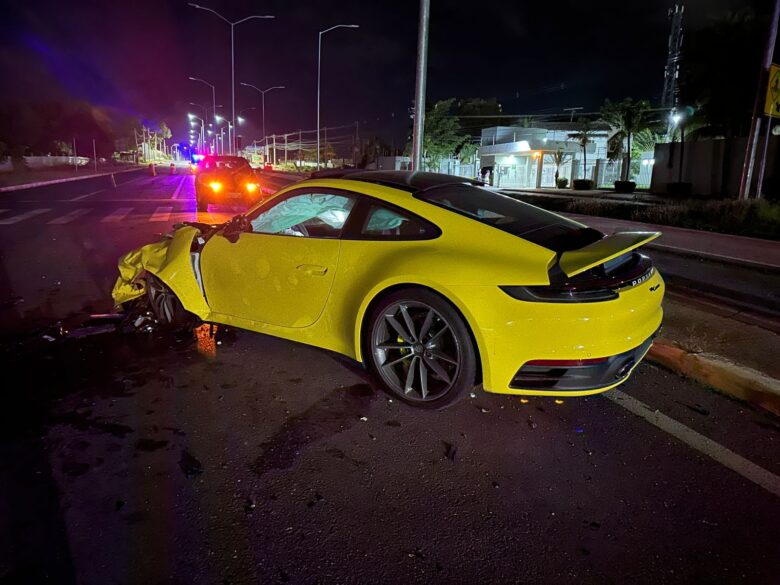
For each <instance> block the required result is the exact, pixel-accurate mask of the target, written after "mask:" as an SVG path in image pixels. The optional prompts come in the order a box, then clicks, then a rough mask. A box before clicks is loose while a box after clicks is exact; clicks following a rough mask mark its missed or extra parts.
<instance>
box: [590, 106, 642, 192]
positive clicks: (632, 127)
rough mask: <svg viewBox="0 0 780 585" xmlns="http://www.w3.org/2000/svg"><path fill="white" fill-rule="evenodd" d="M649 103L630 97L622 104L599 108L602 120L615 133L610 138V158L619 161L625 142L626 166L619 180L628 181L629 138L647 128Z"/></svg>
mask: <svg viewBox="0 0 780 585" xmlns="http://www.w3.org/2000/svg"><path fill="white" fill-rule="evenodd" d="M649 109H650V102H648V101H647V100H638V101H634V100H633V99H631V98H630V97H628V98H626V99H624V100H623V101H622V102H619V103H613V102H611V101H609V100H606V101H605V102H604V105H603V106H602V108H601V117H602V119H603V120H604V121H605V122H606V123H607V124H609V125H610V126H611V127H612V130H613V131H614V132H615V133H614V134H613V135H612V138H610V140H609V142H610V147H611V148H610V151H611V153H612V158H614V159H619V158H620V157H621V156H622V154H623V152H624V150H623V141H624V140H625V141H626V143H627V144H626V148H625V154H626V158H627V161H626V164H625V166H624V167H623V169H622V170H621V173H620V174H621V178H622V180H623V181H628V176H629V175H628V171H629V169H630V168H631V137H632V136H633V135H634V134H636V133H637V132H640V131H642V130H644V129H645V128H646V127H647V113H648V110H649Z"/></svg>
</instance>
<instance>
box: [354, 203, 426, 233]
mask: <svg viewBox="0 0 780 585" xmlns="http://www.w3.org/2000/svg"><path fill="white" fill-rule="evenodd" d="M360 234H361V235H362V236H365V237H367V238H370V239H388V240H392V239H418V238H424V237H426V236H433V235H434V230H433V229H432V228H431V227H429V226H428V225H426V224H424V223H423V222H421V221H419V220H417V219H415V218H413V217H411V216H409V215H406V214H404V213H401V212H399V211H395V210H393V209H388V208H386V207H383V206H381V205H373V204H372V205H371V207H370V208H369V210H368V214H367V215H366V219H365V221H364V222H363V227H362V229H361V230H360Z"/></svg>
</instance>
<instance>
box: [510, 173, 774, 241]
mask: <svg viewBox="0 0 780 585" xmlns="http://www.w3.org/2000/svg"><path fill="white" fill-rule="evenodd" d="M575 183H576V181H575ZM519 198H520V199H522V200H523V201H527V202H528V203H531V204H533V205H537V206H539V207H543V208H544V209H549V210H550V211H562V212H568V213H579V214H582V215H593V216H601V217H611V218H613V219H627V220H632V221H641V222H644V223H655V224H659V225H669V226H675V227H684V228H690V229H695V230H703V231H712V232H720V233H724V234H735V235H739V236H751V237H754V238H765V239H769V240H780V203H773V202H771V201H767V200H766V199H759V200H755V199H754V200H751V201H737V200H733V199H718V200H707V201H702V200H699V199H686V200H682V201H679V202H675V203H667V204H663V203H661V204H656V205H641V206H640V205H633V204H629V203H623V202H619V201H605V200H594V199H588V198H551V197H538V196H527V195H523V196H520V197H519Z"/></svg>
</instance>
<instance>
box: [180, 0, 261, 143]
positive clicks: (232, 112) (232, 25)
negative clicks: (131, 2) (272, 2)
mask: <svg viewBox="0 0 780 585" xmlns="http://www.w3.org/2000/svg"><path fill="white" fill-rule="evenodd" d="M187 4H189V5H190V6H192V7H193V8H198V9H200V10H205V11H206V12H211V13H212V14H214V15H216V16H217V17H219V18H220V19H221V20H223V21H224V22H226V23H228V24H229V25H230V79H231V82H230V88H231V92H232V97H231V99H232V105H231V110H230V117H231V118H232V122H233V125H234V126H235V125H236V52H235V28H236V25H239V24H241V23H242V22H246V21H247V20H252V19H255V18H258V19H265V18H274V17H273V16H270V15H263V16H259V15H252V16H247V17H246V18H242V19H241V20H236V21H230V20H228V19H227V18H225V17H224V16H222V15H221V14H220V13H219V12H217V11H216V10H212V9H211V8H206V7H205V6H201V5H199V4H193V3H192V2H188V3H187ZM234 147H235V145H234V144H233V143H232V142H231V143H230V154H233V150H234Z"/></svg>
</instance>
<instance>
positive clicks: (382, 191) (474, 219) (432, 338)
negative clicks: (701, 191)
mask: <svg viewBox="0 0 780 585" xmlns="http://www.w3.org/2000/svg"><path fill="white" fill-rule="evenodd" d="M659 235H660V233H658V232H624V233H617V234H613V235H610V236H607V235H605V234H603V233H601V232H599V231H597V230H595V229H592V228H589V227H587V226H585V225H583V224H581V223H578V222H575V221H572V220H570V219H567V218H564V217H562V216H560V215H557V214H554V213H551V212H549V211H545V210H543V209H540V208H538V207H534V206H533V205H529V204H527V203H524V202H521V201H519V200H517V199H514V198H512V197H510V196H508V195H505V194H501V193H499V192H497V191H494V190H490V189H486V188H484V187H483V186H481V183H478V182H476V181H470V180H468V179H463V178H462V177H453V176H448V175H440V174H434V173H411V172H405V171H360V172H351V173H348V174H345V175H344V178H338V177H335V176H333V175H331V176H329V177H327V178H321V179H308V180H304V181H301V182H298V183H296V184H293V185H291V186H289V187H286V188H284V189H282V190H281V191H279V192H278V193H277V194H276V195H275V196H274V197H273V198H272V199H270V200H269V201H267V202H265V203H263V204H260V205H258V206H256V207H254V208H253V209H251V210H249V211H248V212H247V213H245V214H239V215H238V216H236V217H235V218H234V219H233V220H231V221H229V222H227V223H225V224H222V225H219V226H209V225H206V224H196V223H190V224H186V225H184V226H183V227H180V228H179V229H176V230H175V231H174V232H172V233H171V234H170V235H169V236H168V237H167V238H165V239H163V240H162V241H160V242H157V243H153V244H149V245H147V246H144V247H143V248H141V249H139V250H136V251H133V252H130V253H129V254H128V255H127V256H125V257H124V258H123V259H122V260H121V261H120V265H119V267H120V278H119V279H118V280H117V283H116V286H115V288H114V290H113V297H114V300H115V301H116V303H117V304H119V305H123V306H127V305H129V304H131V303H132V302H138V303H148V305H149V306H151V309H152V310H153V311H154V313H155V315H156V317H157V319H158V321H160V322H162V323H169V324H172V325H175V324H177V323H182V322H187V320H188V319H187V318H194V319H200V320H203V321H207V322H213V323H224V324H229V325H233V326H236V327H242V328H245V329H249V330H253V331H258V332H262V333H267V334H269V335H275V336H278V337H283V338H286V339H290V340H294V341H299V342H302V343H308V344H311V345H315V346H318V347H321V348H324V349H328V350H331V351H334V352H338V353H341V354H344V355H346V356H349V357H350V358H353V359H355V360H357V361H358V362H361V363H362V364H364V365H365V367H367V368H369V369H370V370H371V371H373V372H374V374H375V375H376V379H377V380H378V381H379V382H380V383H381V384H382V385H383V386H384V387H385V388H386V389H387V391H388V392H390V393H391V394H393V395H394V396H397V397H398V398H399V399H401V400H403V401H406V402H408V403H410V404H414V405H417V406H422V407H441V406H444V405H448V404H450V403H452V402H453V401H455V400H457V399H458V398H459V397H461V396H464V395H465V394H467V393H468V392H469V391H470V390H471V389H472V388H473V387H474V386H475V385H476V384H478V383H481V384H482V386H483V388H484V389H485V390H486V391H488V392H498V393H504V394H526V395H527V394H536V395H545V396H582V395H587V394H594V393H597V392H602V391H604V390H607V389H609V388H612V387H613V386H616V385H618V384H620V383H622V382H624V381H625V380H626V379H627V378H628V377H629V375H630V374H631V372H632V371H633V370H634V368H635V367H636V366H637V364H638V363H639V361H640V360H641V359H642V358H643V357H644V355H645V353H646V352H647V351H648V349H649V348H650V346H651V344H652V340H653V337H654V336H655V334H656V332H657V331H658V329H659V327H660V325H661V318H662V309H661V301H662V299H663V294H664V282H663V279H662V278H661V275H660V274H659V273H658V272H657V271H656V269H655V268H654V267H653V264H652V262H651V261H650V259H649V258H648V257H647V256H645V255H644V254H641V253H639V252H637V251H636V249H637V248H639V247H640V246H642V245H643V244H646V243H648V242H650V241H651V240H653V239H655V238H657V237H658V236H659ZM174 291H175V292H174ZM141 306H143V305H141ZM301 368H302V370H304V369H305V364H301Z"/></svg>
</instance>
